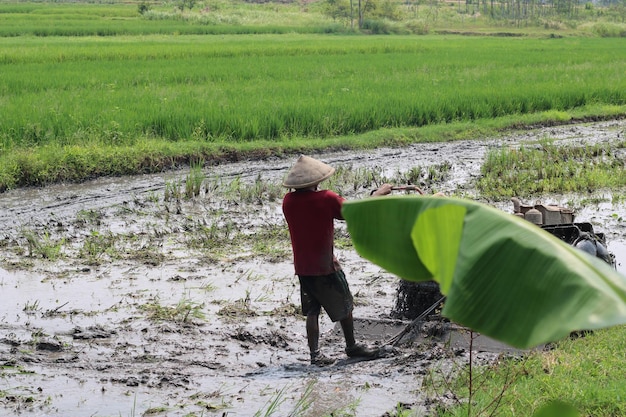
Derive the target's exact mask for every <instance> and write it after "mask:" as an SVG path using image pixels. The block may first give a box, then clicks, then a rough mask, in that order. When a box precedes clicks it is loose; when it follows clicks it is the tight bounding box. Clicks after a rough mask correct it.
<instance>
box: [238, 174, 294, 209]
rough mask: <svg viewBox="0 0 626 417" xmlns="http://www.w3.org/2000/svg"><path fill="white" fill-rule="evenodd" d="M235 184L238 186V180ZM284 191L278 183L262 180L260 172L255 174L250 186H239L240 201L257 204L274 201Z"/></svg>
mask: <svg viewBox="0 0 626 417" xmlns="http://www.w3.org/2000/svg"><path fill="white" fill-rule="evenodd" d="M237 185H239V186H240V185H241V184H240V183H239V182H238V184H237ZM284 191H285V189H284V188H283V187H282V186H281V185H280V184H277V183H272V182H269V181H266V180H264V179H263V178H262V176H261V174H258V175H257V177H256V178H255V179H254V183H253V184H252V186H249V187H240V188H239V194H240V196H241V201H245V202H248V203H251V202H256V203H259V204H262V203H263V202H273V201H276V199H277V198H279V197H281V196H282V194H283V193H284Z"/></svg>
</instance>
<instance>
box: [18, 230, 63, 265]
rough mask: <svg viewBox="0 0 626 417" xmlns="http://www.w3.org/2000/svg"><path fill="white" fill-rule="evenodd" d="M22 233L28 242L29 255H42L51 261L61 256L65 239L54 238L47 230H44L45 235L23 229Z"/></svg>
mask: <svg viewBox="0 0 626 417" xmlns="http://www.w3.org/2000/svg"><path fill="white" fill-rule="evenodd" d="M22 235H23V236H24V238H25V239H26V242H27V244H28V256H30V257H37V256H40V257H42V258H44V259H48V260H50V261H55V260H57V259H58V258H59V257H60V256H61V249H62V248H63V245H64V244H65V239H60V240H53V239H52V238H51V237H50V233H49V232H48V231H47V230H46V231H44V232H43V236H39V235H38V234H37V233H36V232H34V231H32V230H23V231H22Z"/></svg>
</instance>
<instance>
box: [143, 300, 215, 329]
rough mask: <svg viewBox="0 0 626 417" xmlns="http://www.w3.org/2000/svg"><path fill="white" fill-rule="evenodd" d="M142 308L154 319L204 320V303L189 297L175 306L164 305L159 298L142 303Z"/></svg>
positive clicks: (173, 320) (186, 321)
mask: <svg viewBox="0 0 626 417" xmlns="http://www.w3.org/2000/svg"><path fill="white" fill-rule="evenodd" d="M139 308H140V310H142V311H144V312H146V313H147V314H148V319H149V320H153V321H171V322H174V323H189V322H190V321H191V320H192V319H201V320H204V318H205V314H204V311H203V309H204V303H198V302H195V301H193V300H190V299H189V298H186V297H184V298H182V299H181V300H180V301H179V302H178V303H177V304H176V305H175V306H164V305H162V304H161V303H160V302H159V300H158V298H157V299H154V300H152V301H150V302H148V303H146V304H143V305H141V306H140V307H139Z"/></svg>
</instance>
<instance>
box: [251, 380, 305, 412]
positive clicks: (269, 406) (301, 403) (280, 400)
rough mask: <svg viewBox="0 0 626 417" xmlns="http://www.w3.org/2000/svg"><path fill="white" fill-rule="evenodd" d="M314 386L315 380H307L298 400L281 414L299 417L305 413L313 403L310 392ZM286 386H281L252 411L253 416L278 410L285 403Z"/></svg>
mask: <svg viewBox="0 0 626 417" xmlns="http://www.w3.org/2000/svg"><path fill="white" fill-rule="evenodd" d="M314 386H315V381H311V382H309V383H308V384H307V385H306V387H305V389H304V391H303V392H302V395H301V396H300V397H299V398H298V401H296V403H295V404H294V405H293V407H292V409H291V410H290V411H289V412H288V413H287V414H281V415H285V416H288V417H300V416H304V415H306V411H307V410H308V409H309V408H311V406H312V405H313V400H312V398H311V394H312V393H313V388H314ZM287 388H288V386H284V387H282V388H281V389H280V390H278V391H277V392H276V393H275V394H274V395H273V396H272V397H271V398H270V399H269V400H268V401H267V403H266V404H265V406H264V407H263V408H262V409H261V410H258V411H257V412H256V413H254V417H269V416H272V415H274V414H275V413H278V412H280V406H281V405H282V404H284V403H285V401H286V400H287V397H286V395H287Z"/></svg>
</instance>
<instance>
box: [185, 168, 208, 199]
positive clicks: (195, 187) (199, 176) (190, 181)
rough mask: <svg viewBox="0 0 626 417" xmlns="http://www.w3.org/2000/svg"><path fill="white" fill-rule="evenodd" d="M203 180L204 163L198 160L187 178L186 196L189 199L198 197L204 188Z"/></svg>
mask: <svg viewBox="0 0 626 417" xmlns="http://www.w3.org/2000/svg"><path fill="white" fill-rule="evenodd" d="M203 182H204V173H203V172H202V163H200V162H196V163H194V164H192V166H191V169H190V171H189V173H188V174H187V178H186V180H185V197H186V198H187V199H191V198H194V197H198V196H199V195H200V191H201V190H202V183H203Z"/></svg>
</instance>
